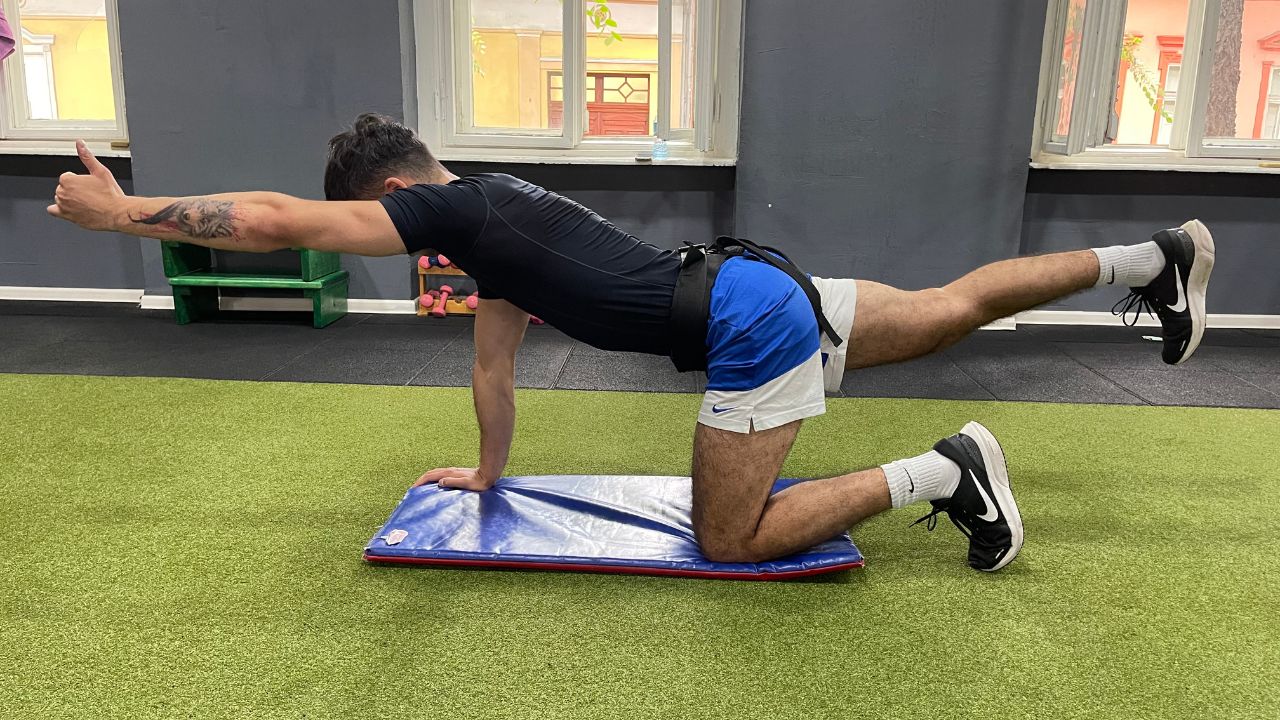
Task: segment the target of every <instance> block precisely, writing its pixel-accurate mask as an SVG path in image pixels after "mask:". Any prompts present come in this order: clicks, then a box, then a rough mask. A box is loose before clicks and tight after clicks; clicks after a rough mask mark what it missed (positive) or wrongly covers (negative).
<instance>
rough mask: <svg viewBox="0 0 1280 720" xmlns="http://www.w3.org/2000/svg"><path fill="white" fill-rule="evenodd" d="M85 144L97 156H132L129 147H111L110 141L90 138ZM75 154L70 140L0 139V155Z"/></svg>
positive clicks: (74, 146) (74, 148) (73, 145)
mask: <svg viewBox="0 0 1280 720" xmlns="http://www.w3.org/2000/svg"><path fill="white" fill-rule="evenodd" d="M87 144H88V145H89V149H90V150H92V151H93V154H94V155H96V156H97V157H114V158H127V157H132V152H131V151H130V149H129V148H113V147H111V143H109V142H107V141H105V140H91V141H89V142H88V143H87ZM75 154H76V144H75V142H73V141H70V140H67V141H61V140H0V155H52V156H58V155H67V156H73V155H75Z"/></svg>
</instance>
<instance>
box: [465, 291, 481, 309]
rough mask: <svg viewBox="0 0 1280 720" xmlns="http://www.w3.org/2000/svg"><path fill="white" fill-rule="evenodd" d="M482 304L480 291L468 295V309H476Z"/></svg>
mask: <svg viewBox="0 0 1280 720" xmlns="http://www.w3.org/2000/svg"><path fill="white" fill-rule="evenodd" d="M479 306H480V293H471V294H470V295H468V296H467V309H468V310H475V309H476V308H477V307H479Z"/></svg>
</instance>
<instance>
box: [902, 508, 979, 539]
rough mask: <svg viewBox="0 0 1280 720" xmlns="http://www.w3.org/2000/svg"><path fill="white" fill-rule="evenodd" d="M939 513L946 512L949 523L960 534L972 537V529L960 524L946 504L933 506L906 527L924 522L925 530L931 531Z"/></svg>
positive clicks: (934, 526)
mask: <svg viewBox="0 0 1280 720" xmlns="http://www.w3.org/2000/svg"><path fill="white" fill-rule="evenodd" d="M941 513H946V514H947V518H948V519H949V520H951V524H952V525H955V526H956V529H957V530H959V531H960V533H961V534H962V535H964V536H965V537H967V538H969V539H970V540H972V539H973V530H971V529H969V528H968V527H966V526H965V525H963V524H961V522H960V521H959V520H957V519H956V515H955V513H953V512H952V511H951V508H950V507H948V506H946V505H942V506H934V508H933V512H931V513H929V514H928V515H925V516H924V517H922V518H920V519H919V520H917V521H915V522H913V523H911V524H910V525H908V526H907V527H915V526H917V525H919V524H920V523H925V526H924V528H925V530H928V531H929V532H933V529H934V528H936V527H938V515H939V514H941Z"/></svg>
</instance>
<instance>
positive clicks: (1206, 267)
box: [1174, 220, 1217, 365]
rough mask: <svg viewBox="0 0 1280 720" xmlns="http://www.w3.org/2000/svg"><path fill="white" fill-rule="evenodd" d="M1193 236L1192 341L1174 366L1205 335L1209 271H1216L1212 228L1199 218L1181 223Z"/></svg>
mask: <svg viewBox="0 0 1280 720" xmlns="http://www.w3.org/2000/svg"><path fill="white" fill-rule="evenodd" d="M1182 229H1183V230H1185V231H1186V232H1187V234H1188V235H1190V236H1191V242H1192V244H1194V245H1195V248H1196V254H1195V259H1193V260H1192V261H1191V273H1190V274H1189V275H1188V276H1187V307H1188V308H1190V310H1191V341H1190V342H1188V343H1187V349H1186V350H1184V351H1183V352H1182V357H1180V358H1178V362H1176V363H1174V365H1181V364H1182V363H1184V362H1186V361H1187V358H1189V357H1191V354H1192V353H1194V352H1195V351H1196V348H1198V347H1200V339H1201V338H1203V337H1204V329H1205V326H1206V320H1207V318H1208V316H1207V315H1206V314H1205V310H1204V298H1205V294H1206V293H1207V292H1208V290H1209V274H1210V273H1212V272H1213V262H1214V259H1215V257H1216V255H1217V249H1216V248H1215V247H1214V244H1213V235H1212V234H1211V233H1210V232H1209V228H1207V227H1205V226H1204V223H1202V222H1200V221H1199V220H1191V221H1189V222H1187V223H1186V224H1185V225H1183V226H1182Z"/></svg>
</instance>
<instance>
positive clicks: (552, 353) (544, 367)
mask: <svg viewBox="0 0 1280 720" xmlns="http://www.w3.org/2000/svg"><path fill="white" fill-rule="evenodd" d="M572 348H573V341H572V340H570V339H568V338H567V337H565V336H564V335H562V334H560V333H558V332H557V333H542V332H529V333H527V334H526V335H525V339H524V342H523V343H522V344H521V345H520V350H519V351H518V352H517V354H516V387H527V388H550V387H552V386H553V385H554V383H555V381H556V378H557V377H558V376H559V375H560V372H561V370H562V368H564V365H565V360H566V359H567V358H568V357H569V352H570V350H571V349H572ZM475 353H476V351H475V344H474V342H473V340H472V337H471V335H470V334H469V333H466V332H464V333H462V334H461V335H458V336H457V337H455V338H454V340H453V341H452V342H451V343H450V344H449V345H448V346H447V347H445V348H444V349H443V350H442V351H441V352H440V353H439V354H438V355H436V356H435V358H433V359H432V360H431V361H430V362H428V363H427V364H426V366H425V367H423V368H422V370H421V372H419V373H418V374H417V376H416V377H414V378H413V379H412V380H410V382H409V384H410V385H434V386H442V387H463V386H468V385H470V384H471V367H472V365H473V364H474V363H475V356H476V355H475Z"/></svg>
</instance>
